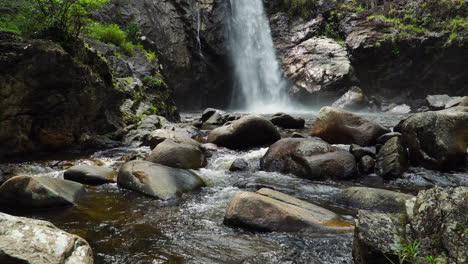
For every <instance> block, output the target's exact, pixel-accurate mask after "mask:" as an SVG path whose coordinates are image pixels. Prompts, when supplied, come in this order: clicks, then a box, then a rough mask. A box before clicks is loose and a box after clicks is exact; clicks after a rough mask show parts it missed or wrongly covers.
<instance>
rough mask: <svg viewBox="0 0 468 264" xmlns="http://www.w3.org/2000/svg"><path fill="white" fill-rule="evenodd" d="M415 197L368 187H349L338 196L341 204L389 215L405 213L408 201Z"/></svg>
mask: <svg viewBox="0 0 468 264" xmlns="http://www.w3.org/2000/svg"><path fill="white" fill-rule="evenodd" d="M413 197H414V196H413V195H410V194H405V193H400V192H394V191H390V190H384V189H376V188H368V187H349V188H346V189H345V190H343V192H341V193H340V194H339V195H338V199H337V200H338V201H339V203H341V204H343V205H345V206H348V207H351V208H354V209H365V210H373V211H380V212H389V213H403V212H404V211H405V208H406V207H405V203H406V200H409V199H411V198H413Z"/></svg>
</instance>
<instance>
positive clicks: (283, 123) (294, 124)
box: [270, 113, 305, 129]
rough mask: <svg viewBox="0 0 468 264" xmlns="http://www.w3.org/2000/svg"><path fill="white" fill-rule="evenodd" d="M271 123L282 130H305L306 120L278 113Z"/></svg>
mask: <svg viewBox="0 0 468 264" xmlns="http://www.w3.org/2000/svg"><path fill="white" fill-rule="evenodd" d="M270 121H271V123H273V124H274V125H276V126H279V127H282V128H291V129H301V128H304V125H305V120H304V118H300V117H293V116H291V115H288V114H286V113H276V114H274V115H273V117H272V118H271V119H270Z"/></svg>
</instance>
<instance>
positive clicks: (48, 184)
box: [0, 176, 84, 208]
mask: <svg viewBox="0 0 468 264" xmlns="http://www.w3.org/2000/svg"><path fill="white" fill-rule="evenodd" d="M83 191H84V188H83V185H81V184H79V183H76V182H72V181H67V180H61V179H54V178H44V177H33V176H16V177H13V178H11V179H9V180H8V181H6V182H5V183H3V184H2V186H0V203H2V204H4V205H6V206H7V207H12V208H16V207H23V208H48V207H61V206H68V205H74V204H75V203H76V202H77V199H78V198H79V195H80V193H81V192H83Z"/></svg>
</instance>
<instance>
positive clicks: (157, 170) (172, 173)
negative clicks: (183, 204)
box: [117, 160, 205, 200]
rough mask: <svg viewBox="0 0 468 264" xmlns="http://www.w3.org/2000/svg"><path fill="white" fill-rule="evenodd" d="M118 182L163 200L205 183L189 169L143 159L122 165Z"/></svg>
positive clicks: (125, 186) (121, 185)
mask: <svg viewBox="0 0 468 264" xmlns="http://www.w3.org/2000/svg"><path fill="white" fill-rule="evenodd" d="M117 184H118V185H119V186H120V187H122V188H125V189H129V190H133V191H137V192H140V193H143V194H146V195H149V196H152V197H156V198H159V199H163V200H167V199H171V198H176V197H178V196H180V195H181V194H183V193H186V192H190V191H194V190H196V189H199V188H200V187H202V186H204V185H205V183H204V182H203V180H202V179H200V177H199V176H198V175H196V174H195V173H193V172H191V171H189V170H182V169H176V168H171V167H167V166H164V165H160V164H156V163H153V162H150V161H141V160H134V161H130V162H127V163H125V164H124V165H122V167H120V170H119V175H118V177H117Z"/></svg>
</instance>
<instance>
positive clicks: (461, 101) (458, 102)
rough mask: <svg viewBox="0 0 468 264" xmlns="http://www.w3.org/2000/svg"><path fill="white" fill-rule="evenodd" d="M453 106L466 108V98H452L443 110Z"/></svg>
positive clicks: (467, 98) (467, 102)
mask: <svg viewBox="0 0 468 264" xmlns="http://www.w3.org/2000/svg"><path fill="white" fill-rule="evenodd" d="M454 106H468V96H463V97H462V96H456V97H452V99H450V100H449V101H448V102H447V103H446V104H445V108H451V107H454Z"/></svg>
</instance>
